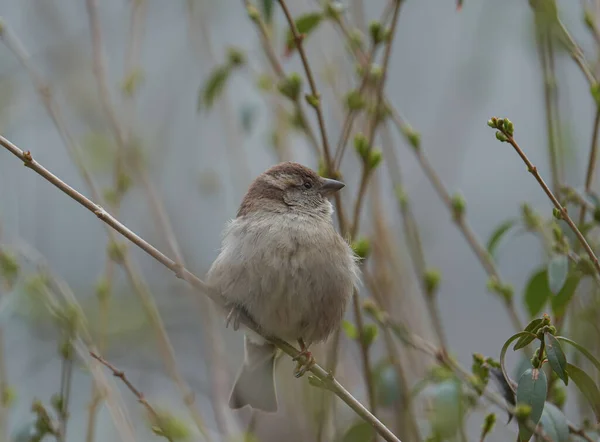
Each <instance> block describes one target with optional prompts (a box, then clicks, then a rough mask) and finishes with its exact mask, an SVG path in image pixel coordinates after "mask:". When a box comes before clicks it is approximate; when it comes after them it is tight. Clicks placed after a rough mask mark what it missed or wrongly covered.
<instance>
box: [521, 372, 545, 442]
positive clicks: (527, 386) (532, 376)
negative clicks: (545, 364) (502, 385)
mask: <svg viewBox="0 0 600 442" xmlns="http://www.w3.org/2000/svg"><path fill="white" fill-rule="evenodd" d="M547 394H548V382H547V380H546V374H545V373H544V371H543V370H539V369H537V368H531V369H529V370H526V371H525V373H523V374H522V375H521V377H520V378H519V384H518V386H517V406H518V404H527V405H529V406H530V407H531V414H530V415H529V420H530V421H531V422H532V423H533V425H534V426H535V425H537V423H538V422H539V420H540V418H541V417H542V412H543V411H544V403H545V402H546V395H547ZM532 434H533V432H532V431H531V430H530V429H529V427H528V426H527V425H525V422H519V438H520V439H521V441H528V440H529V439H530V438H531V435H532Z"/></svg>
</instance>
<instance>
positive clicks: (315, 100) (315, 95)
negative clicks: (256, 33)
mask: <svg viewBox="0 0 600 442" xmlns="http://www.w3.org/2000/svg"><path fill="white" fill-rule="evenodd" d="M279 4H280V5H281V9H282V10H283V13H284V14H285V17H286V18H287V21H288V23H289V26H290V30H291V31H292V34H293V36H294V41H295V42H296V47H297V48H298V53H299V54H300V58H301V59H302V65H303V66H304V70H305V71H306V78H307V79H308V84H309V86H310V91H311V96H307V97H306V100H307V101H308V103H309V104H310V105H311V106H312V107H313V108H314V109H315V112H316V114H317V120H318V121H319V129H320V131H321V142H322V143H323V154H324V155H325V164H326V165H327V171H328V172H330V173H331V172H333V170H331V167H332V161H331V160H332V158H331V152H330V150H329V139H328V138H327V130H326V128H325V118H324V117H323V110H322V107H321V95H320V94H319V91H318V90H317V84H316V83H315V79H314V77H313V74H312V70H311V68H310V64H309V63H308V57H307V56H306V52H305V51H304V45H303V44H302V40H304V36H303V35H300V33H299V32H298V28H297V27H296V22H294V18H293V17H292V15H291V14H290V11H289V9H288V7H287V5H286V3H285V0H279Z"/></svg>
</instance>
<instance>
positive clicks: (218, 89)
mask: <svg viewBox="0 0 600 442" xmlns="http://www.w3.org/2000/svg"><path fill="white" fill-rule="evenodd" d="M230 74H231V68H230V67H229V66H219V67H217V68H216V69H215V70H214V71H213V72H212V73H211V74H210V76H209V77H208V80H206V83H204V87H203V88H202V89H201V90H200V93H199V95H198V112H200V110H201V109H202V107H205V108H206V109H210V108H211V107H212V105H213V104H214V102H215V100H216V99H217V98H219V96H220V95H221V93H222V92H223V89H225V84H226V83H227V80H228V79H229V75H230Z"/></svg>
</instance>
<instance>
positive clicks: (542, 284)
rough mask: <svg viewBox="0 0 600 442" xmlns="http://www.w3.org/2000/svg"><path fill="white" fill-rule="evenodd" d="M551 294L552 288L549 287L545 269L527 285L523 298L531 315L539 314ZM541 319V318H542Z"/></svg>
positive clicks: (535, 275) (536, 274)
mask: <svg viewBox="0 0 600 442" xmlns="http://www.w3.org/2000/svg"><path fill="white" fill-rule="evenodd" d="M549 296H550V288H549V287H548V276H547V272H546V270H545V269H543V270H540V271H538V272H537V273H535V274H534V275H533V276H532V277H531V279H529V282H528V283H527V287H525V295H524V297H523V300H524V301H525V306H526V307H527V312H528V313H529V315H530V316H536V315H537V314H539V313H540V312H541V311H542V309H543V308H544V305H545V304H546V301H547V300H548V297H549ZM540 321H541V319H540Z"/></svg>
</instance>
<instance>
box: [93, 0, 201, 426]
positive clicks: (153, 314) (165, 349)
mask: <svg viewBox="0 0 600 442" xmlns="http://www.w3.org/2000/svg"><path fill="white" fill-rule="evenodd" d="M86 5H87V10H88V18H89V22H90V29H91V32H92V53H93V63H94V73H95V76H96V81H97V83H98V88H99V90H98V93H99V97H100V101H101V103H102V107H103V110H104V113H105V115H106V117H107V118H108V119H109V121H110V122H111V127H112V130H113V133H114V136H115V140H116V142H117V145H118V147H119V153H118V154H117V164H119V158H122V157H123V155H124V153H125V151H126V149H127V148H128V146H127V144H126V141H125V135H124V134H125V130H124V129H123V127H122V126H121V124H120V122H119V119H118V117H117V115H116V112H115V107H114V105H113V104H112V100H111V98H110V90H109V88H108V85H107V76H106V66H105V60H104V57H103V51H102V34H101V30H100V22H99V19H98V13H97V4H96V0H86ZM117 169H118V167H117ZM138 172H139V174H140V176H141V178H142V183H143V184H144V188H145V189H146V191H147V193H148V194H149V196H150V200H151V201H152V207H153V209H154V213H155V214H157V218H158V224H159V226H160V227H162V229H163V231H164V232H166V234H165V236H166V238H167V241H168V244H169V246H170V247H171V250H172V253H173V254H174V256H175V259H176V260H177V261H178V264H179V265H181V261H180V260H181V252H180V251H179V247H178V245H177V242H176V240H175V237H174V234H173V231H172V229H171V228H170V223H169V222H168V217H167V215H166V213H165V211H164V208H163V206H162V204H161V203H160V200H159V199H158V198H157V197H156V192H155V190H154V188H153V186H152V185H151V182H150V180H149V178H148V177H147V172H146V171H145V170H143V169H141V170H138ZM118 174H119V170H117V177H116V179H118ZM123 266H124V268H125V269H126V270H127V273H128V275H129V276H130V281H131V283H132V285H133V287H134V289H135V291H136V293H137V294H138V295H139V296H140V298H141V299H142V302H143V304H144V308H145V309H146V311H147V313H148V315H149V317H150V319H151V321H152V323H153V325H154V327H155V330H156V332H157V337H158V342H159V346H160V347H161V349H162V354H163V357H164V359H165V364H166V366H167V369H168V371H169V374H170V375H171V376H172V378H173V380H174V381H175V383H176V384H177V386H178V388H179V390H180V393H181V394H182V397H183V400H184V403H185V404H186V406H187V407H188V410H189V412H190V414H191V416H192V418H193V419H194V422H195V424H196V426H197V427H198V429H199V430H200V431H201V432H202V434H203V435H204V436H205V437H208V434H207V431H206V426H205V424H204V420H203V419H202V417H201V415H200V411H199V410H198V408H197V407H196V405H195V404H194V400H193V394H192V391H191V389H190V388H189V386H187V384H186V383H185V381H184V379H183V378H182V376H181V375H180V374H179V371H178V368H177V363H176V361H175V355H174V352H173V348H172V346H171V343H170V341H169V338H168V336H167V333H166V330H165V329H164V325H163V324H162V319H161V318H160V315H159V313H158V310H157V308H156V305H155V304H154V301H153V299H152V295H151V293H150V291H149V289H148V287H147V285H146V284H145V283H144V281H143V279H142V278H141V277H140V276H139V275H137V274H136V273H135V272H134V271H133V268H132V264H131V263H130V262H129V260H128V259H125V260H124V261H123Z"/></svg>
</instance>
